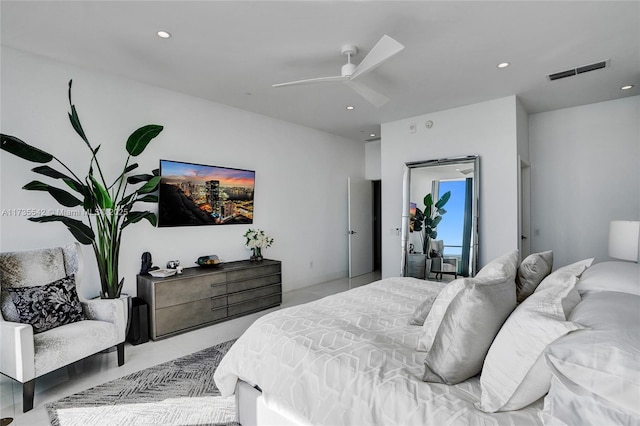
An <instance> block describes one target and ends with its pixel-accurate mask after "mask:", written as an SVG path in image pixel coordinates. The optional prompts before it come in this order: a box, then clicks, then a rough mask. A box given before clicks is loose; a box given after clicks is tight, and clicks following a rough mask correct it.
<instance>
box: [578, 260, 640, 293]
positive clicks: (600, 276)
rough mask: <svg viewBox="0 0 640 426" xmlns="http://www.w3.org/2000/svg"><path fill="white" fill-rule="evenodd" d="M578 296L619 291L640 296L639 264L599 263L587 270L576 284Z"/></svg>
mask: <svg viewBox="0 0 640 426" xmlns="http://www.w3.org/2000/svg"><path fill="white" fill-rule="evenodd" d="M578 291H579V292H580V294H583V293H586V292H589V291H619V292H622V293H629V294H635V295H640V264H638V263H632V262H601V263H596V264H595V265H593V266H591V267H590V268H589V269H587V270H586V271H585V272H584V274H582V277H580V282H579V283H578Z"/></svg>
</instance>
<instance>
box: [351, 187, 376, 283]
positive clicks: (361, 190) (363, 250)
mask: <svg viewBox="0 0 640 426" xmlns="http://www.w3.org/2000/svg"><path fill="white" fill-rule="evenodd" d="M348 187H349V189H348V209H349V229H348V235H349V277H350V278H351V277H357V276H358V275H362V274H366V273H369V272H372V271H373V190H372V184H371V182H370V181H368V180H364V179H357V178H348Z"/></svg>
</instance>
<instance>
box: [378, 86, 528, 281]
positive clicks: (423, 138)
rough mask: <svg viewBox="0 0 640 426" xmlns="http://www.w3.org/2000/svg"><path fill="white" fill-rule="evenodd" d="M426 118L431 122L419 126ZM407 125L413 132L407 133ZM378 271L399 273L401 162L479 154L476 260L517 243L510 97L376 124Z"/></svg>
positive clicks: (513, 115) (514, 138)
mask: <svg viewBox="0 0 640 426" xmlns="http://www.w3.org/2000/svg"><path fill="white" fill-rule="evenodd" d="M427 120H431V121H433V127H432V128H430V129H428V128H426V127H425V122H426V121H427ZM410 124H415V125H416V132H415V133H410V132H409V126H410ZM381 155H382V268H383V269H382V274H383V276H385V277H390V276H397V275H399V274H400V263H401V248H400V238H401V237H400V234H399V233H397V232H396V231H395V229H396V228H400V227H401V216H402V173H403V167H404V163H406V162H409V161H421V160H430V159H437V158H445V157H456V156H464V155H479V156H480V202H479V207H480V212H479V235H480V236H479V238H480V249H479V263H480V266H482V265H484V264H486V263H487V262H488V261H490V260H491V259H493V258H495V257H497V256H500V255H502V254H504V253H506V252H508V251H510V250H515V249H517V248H518V238H519V236H518V211H517V209H518V198H517V196H518V194H517V193H518V185H517V174H518V168H519V164H518V161H517V124H516V97H515V96H510V97H506V98H501V99H496V100H492V101H488V102H483V103H479V104H474V105H469V106H464V107H460V108H454V109H450V110H446V111H440V112H437V113H433V114H425V115H421V116H417V117H411V118H408V119H404V120H399V121H394V122H390V123H384V124H383V125H382V147H381Z"/></svg>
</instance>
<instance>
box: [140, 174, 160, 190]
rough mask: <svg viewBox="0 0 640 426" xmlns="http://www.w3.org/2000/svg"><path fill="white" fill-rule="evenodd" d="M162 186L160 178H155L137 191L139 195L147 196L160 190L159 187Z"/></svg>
mask: <svg viewBox="0 0 640 426" xmlns="http://www.w3.org/2000/svg"><path fill="white" fill-rule="evenodd" d="M159 184H160V176H154V177H153V178H152V179H151V180H149V182H147V183H145V184H144V185H142V188H140V189H138V191H136V192H137V193H138V194H147V193H149V192H153V191H155V190H156V189H158V185H159Z"/></svg>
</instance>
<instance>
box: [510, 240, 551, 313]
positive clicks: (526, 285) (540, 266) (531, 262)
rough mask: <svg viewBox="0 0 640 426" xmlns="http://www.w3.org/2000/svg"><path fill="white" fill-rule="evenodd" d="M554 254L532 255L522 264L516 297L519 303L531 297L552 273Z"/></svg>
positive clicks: (519, 268)
mask: <svg viewBox="0 0 640 426" xmlns="http://www.w3.org/2000/svg"><path fill="white" fill-rule="evenodd" d="M552 267H553V252H552V251H551V250H549V251H543V252H541V253H532V254H530V255H529V256H527V257H526V259H524V260H523V261H522V263H520V266H519V267H518V274H517V275H516V297H517V299H518V303H522V301H523V300H524V299H526V298H527V297H529V296H530V295H531V293H533V292H534V291H535V289H536V288H537V287H538V285H540V283H541V282H542V280H543V279H544V278H545V277H546V276H547V275H549V274H550V273H551V269H552Z"/></svg>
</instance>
